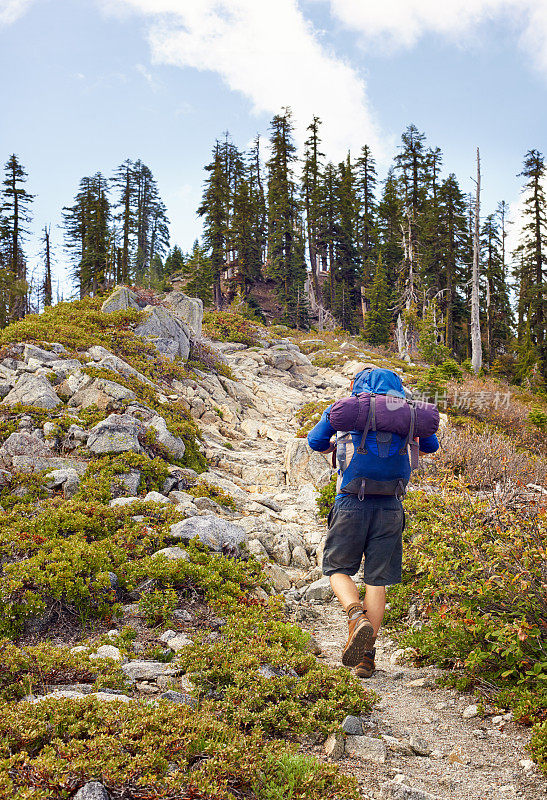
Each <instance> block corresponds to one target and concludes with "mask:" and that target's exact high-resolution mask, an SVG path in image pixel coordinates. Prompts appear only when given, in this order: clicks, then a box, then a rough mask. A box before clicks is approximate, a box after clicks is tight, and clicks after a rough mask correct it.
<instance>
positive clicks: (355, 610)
mask: <svg viewBox="0 0 547 800" xmlns="http://www.w3.org/2000/svg"><path fill="white" fill-rule="evenodd" d="M362 613H363V606H362V605H361V603H351V604H350V605H349V606H348V607H347V608H346V614H347V615H348V620H349V621H350V622H351V620H352V619H356V617H360V616H361V614H362Z"/></svg>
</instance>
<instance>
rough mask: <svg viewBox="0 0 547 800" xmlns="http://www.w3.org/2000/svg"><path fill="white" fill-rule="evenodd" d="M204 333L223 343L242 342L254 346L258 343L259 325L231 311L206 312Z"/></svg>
mask: <svg viewBox="0 0 547 800" xmlns="http://www.w3.org/2000/svg"><path fill="white" fill-rule="evenodd" d="M203 333H204V334H205V335H206V336H208V337H209V338H210V339H216V340H217V341H221V342H240V343H241V344H246V345H249V346H251V345H254V344H256V343H257V341H258V335H259V328H258V323H256V322H251V321H250V320H249V319H247V318H246V317H244V316H243V315H242V314H238V313H234V312H230V311H206V312H205V314H204V315H203Z"/></svg>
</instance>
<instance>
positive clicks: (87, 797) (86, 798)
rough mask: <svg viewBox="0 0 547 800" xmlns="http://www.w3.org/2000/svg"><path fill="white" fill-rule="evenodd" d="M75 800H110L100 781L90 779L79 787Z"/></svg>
mask: <svg viewBox="0 0 547 800" xmlns="http://www.w3.org/2000/svg"><path fill="white" fill-rule="evenodd" d="M74 800H109V794H108V792H107V791H106V789H105V788H104V786H103V785H102V783H99V781H88V782H87V783H86V784H84V785H83V786H82V788H81V789H78V791H77V792H76V794H75V795H74Z"/></svg>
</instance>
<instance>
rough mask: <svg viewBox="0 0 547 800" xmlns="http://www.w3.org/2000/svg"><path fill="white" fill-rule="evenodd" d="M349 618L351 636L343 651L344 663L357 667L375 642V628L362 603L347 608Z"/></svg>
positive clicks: (346, 665) (347, 665)
mask: <svg viewBox="0 0 547 800" xmlns="http://www.w3.org/2000/svg"><path fill="white" fill-rule="evenodd" d="M347 614H348V618H349V622H348V625H349V636H348V641H347V643H346V646H345V647H344V650H343V652H342V664H343V665H344V666H345V667H355V666H357V664H359V663H361V661H362V660H363V658H364V657H365V653H367V652H369V651H370V650H371V649H372V646H373V644H374V628H373V627H372V625H371V624H370V622H369V621H368V619H367V618H366V616H365V613H364V611H363V607H362V606H361V604H360V603H353V604H352V605H351V606H350V607H349V608H348V610H347Z"/></svg>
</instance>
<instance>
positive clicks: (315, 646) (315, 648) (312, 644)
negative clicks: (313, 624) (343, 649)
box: [308, 636, 323, 656]
mask: <svg viewBox="0 0 547 800" xmlns="http://www.w3.org/2000/svg"><path fill="white" fill-rule="evenodd" d="M308 650H309V651H310V653H313V654H314V656H319V655H321V653H322V652H323V651H322V650H321V646H320V644H319V642H318V641H317V639H316V638H315V636H310V638H309V641H308Z"/></svg>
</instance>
